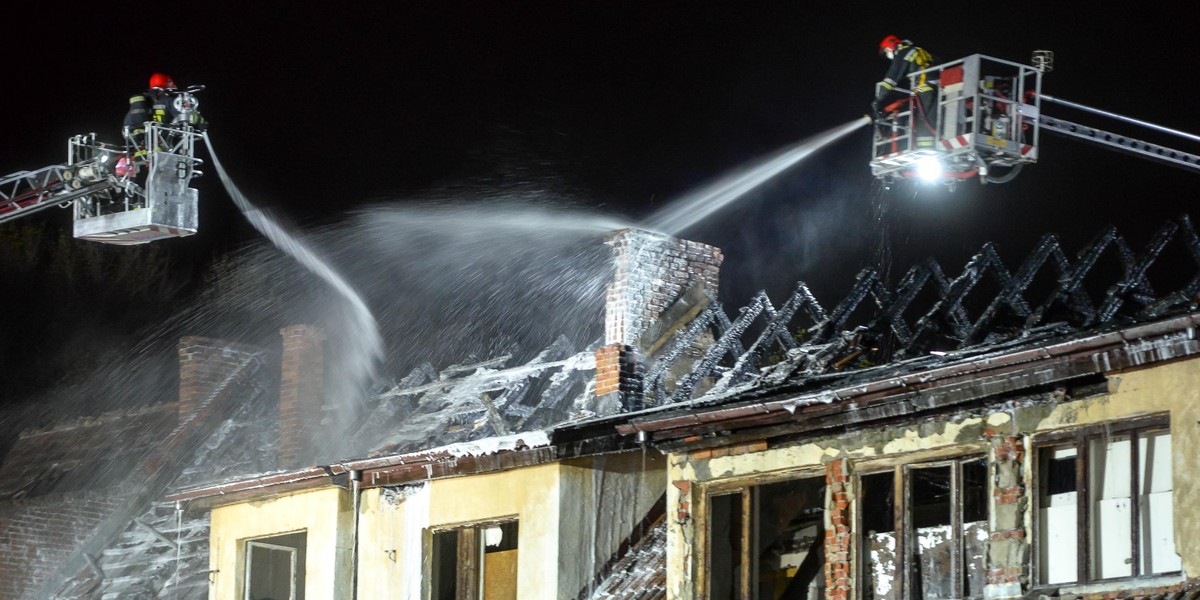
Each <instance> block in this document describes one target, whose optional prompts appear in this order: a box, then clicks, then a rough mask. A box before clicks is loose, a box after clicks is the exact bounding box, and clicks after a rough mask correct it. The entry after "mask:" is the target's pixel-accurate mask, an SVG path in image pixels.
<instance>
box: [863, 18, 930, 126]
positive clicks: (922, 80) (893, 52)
mask: <svg viewBox="0 0 1200 600" xmlns="http://www.w3.org/2000/svg"><path fill="white" fill-rule="evenodd" d="M879 55H880V56H881V57H883V58H886V59H887V60H889V61H891V65H890V66H889V67H888V70H887V73H886V74H885V75H884V77H883V80H882V81H880V82H879V84H878V85H876V86H875V99H874V100H872V101H871V118H872V119H875V120H878V119H879V117H880V113H881V111H882V110H883V107H884V106H887V104H888V103H889V102H890V101H892V100H893V98H895V97H897V96H899V95H900V92H899V91H898V88H904V89H907V88H908V86H910V85H911V86H913V89H912V90H910V91H911V92H912V93H913V94H914V95H915V96H916V102H914V103H913V108H912V110H913V111H914V117H915V118H914V123H917V124H920V126H922V127H925V128H926V131H925V132H924V134H925V135H926V136H928V135H933V134H934V131H935V130H934V128H933V127H932V125H931V123H934V122H936V120H935V119H934V114H933V113H934V112H935V111H936V110H937V106H935V105H934V93H933V92H934V89H933V85H932V83H931V82H930V81H929V78H928V75H927V74H922V75H918V76H917V78H916V80H915V81H912V82H910V81H909V76H910V75H912V74H913V73H917V72H919V71H923V70H925V69H928V68H929V67H932V66H933V56H932V55H931V54H930V53H929V52H928V51H926V50H925V49H924V48H921V47H919V46H917V45H916V44H914V43H913V42H912V41H911V40H906V39H901V38H899V37H897V36H894V35H889V36H887V37H885V38H883V41H881V42H879ZM917 134H918V135H919V136H920V135H921V134H922V132H921V131H918V132H917ZM922 137H924V136H922Z"/></svg>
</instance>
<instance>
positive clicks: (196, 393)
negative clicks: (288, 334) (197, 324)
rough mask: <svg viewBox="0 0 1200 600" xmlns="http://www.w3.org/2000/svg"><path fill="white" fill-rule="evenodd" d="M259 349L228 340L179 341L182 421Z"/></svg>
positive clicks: (180, 416) (180, 417)
mask: <svg viewBox="0 0 1200 600" xmlns="http://www.w3.org/2000/svg"><path fill="white" fill-rule="evenodd" d="M257 351H258V350H257V349H256V348H252V347H250V346H244V345H241V344H234V343H230V342H227V341H224V340H215V339H211V338H204V337H195V336H189V337H185V338H182V339H181V340H179V420H180V422H183V420H185V419H186V418H187V417H188V416H190V415H191V414H193V413H194V412H195V410H196V405H197V404H199V403H200V402H203V401H204V400H206V399H207V398H208V397H209V396H210V395H211V394H212V393H213V391H214V390H215V389H216V387H217V386H218V385H220V384H221V382H222V381H224V380H225V378H226V377H228V376H229V374H230V373H232V372H233V371H234V369H236V368H237V367H238V365H240V364H242V363H243V362H245V360H246V358H247V357H249V356H250V355H251V354H254V353H256V352H257Z"/></svg>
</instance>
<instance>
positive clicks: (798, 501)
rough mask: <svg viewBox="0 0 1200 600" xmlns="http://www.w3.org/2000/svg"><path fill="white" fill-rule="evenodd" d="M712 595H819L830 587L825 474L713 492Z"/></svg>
mask: <svg viewBox="0 0 1200 600" xmlns="http://www.w3.org/2000/svg"><path fill="white" fill-rule="evenodd" d="M708 503H709V514H708V550H707V556H708V566H709V569H708V573H709V578H708V596H709V598H713V599H719V600H726V599H737V600H741V599H751V598H753V599H764V600H780V599H799V600H808V599H818V598H823V597H824V590H825V575H824V573H825V569H824V566H825V558H824V549H825V546H824V543H825V478H824V477H823V476H822V477H807V478H800V479H788V480H784V481H778V482H774V483H764V484H760V485H755V486H751V487H746V488H742V489H739V490H736V491H734V492H732V493H729V492H726V493H721V494H715V495H713V496H710V497H709V500H708Z"/></svg>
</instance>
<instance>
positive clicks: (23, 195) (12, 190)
mask: <svg viewBox="0 0 1200 600" xmlns="http://www.w3.org/2000/svg"><path fill="white" fill-rule="evenodd" d="M100 163H101V160H100V159H99V158H97V159H93V160H91V161H88V162H85V163H81V164H77V165H52V166H49V167H43V168H41V169H37V170H35V171H20V172H17V173H13V174H12V175H7V176H5V177H3V178H0V223H3V222H5V221H11V220H12V219H16V218H18V217H23V216H25V215H29V214H33V213H35V212H37V211H40V210H43V209H46V208H50V207H52V206H60V207H63V208H67V207H70V206H71V204H72V203H73V202H74V201H76V200H78V199H80V198H84V197H87V196H91V195H94V194H101V193H104V192H108V191H112V190H115V189H117V187H118V184H117V181H116V180H115V179H113V178H111V177H110V176H108V175H106V174H105V173H104V170H103V169H102V168H101V165H100Z"/></svg>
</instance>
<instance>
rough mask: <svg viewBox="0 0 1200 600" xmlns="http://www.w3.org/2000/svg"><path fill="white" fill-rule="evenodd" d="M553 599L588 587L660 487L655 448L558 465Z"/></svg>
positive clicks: (662, 476)
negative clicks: (558, 517) (558, 521)
mask: <svg viewBox="0 0 1200 600" xmlns="http://www.w3.org/2000/svg"><path fill="white" fill-rule="evenodd" d="M561 477H562V482H561V488H560V489H561V493H562V500H561V513H560V514H561V519H562V522H563V524H564V525H563V527H561V528H560V529H559V532H558V537H559V539H558V577H559V582H558V583H559V585H558V591H557V596H556V597H558V598H575V597H577V596H578V595H579V592H580V590H583V589H585V588H586V589H588V590H589V591H590V590H591V589H593V588H594V585H593V584H594V578H595V576H596V574H597V573H598V572H599V571H600V570H601V569H603V568H604V567H605V565H606V564H608V562H609V560H610V559H611V558H612V557H613V555H614V554H615V553H616V552H617V550H618V549H619V548H620V545H621V542H623V541H625V540H626V539H628V538H629V536H630V534H632V533H633V532H634V529H635V528H636V527H638V525H639V524H641V523H642V520H643V519H644V518H645V517H646V515H647V513H649V511H650V509H651V507H653V506H654V503H655V502H657V501H658V499H659V498H661V497H662V495H663V492H664V491H665V487H666V458H665V457H664V456H663V455H662V453H660V452H659V451H657V450H651V449H647V450H645V451H637V452H626V453H622V454H610V455H602V456H596V457H589V458H584V459H576V460H572V461H567V462H564V463H563V464H562V467H561Z"/></svg>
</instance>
